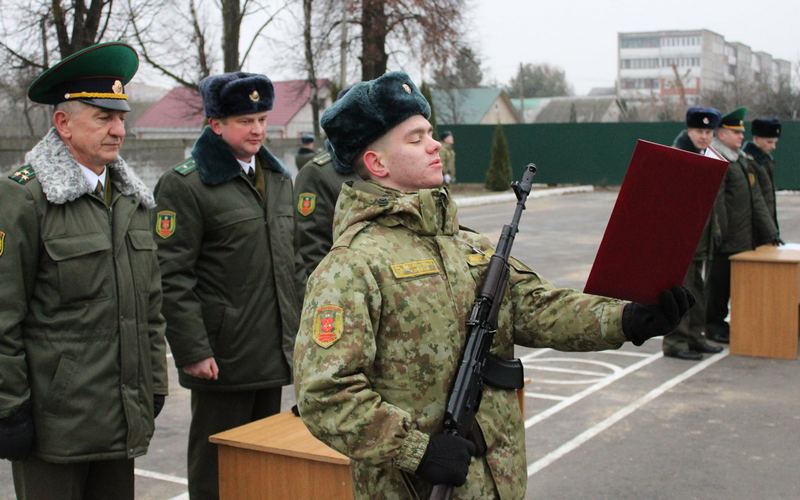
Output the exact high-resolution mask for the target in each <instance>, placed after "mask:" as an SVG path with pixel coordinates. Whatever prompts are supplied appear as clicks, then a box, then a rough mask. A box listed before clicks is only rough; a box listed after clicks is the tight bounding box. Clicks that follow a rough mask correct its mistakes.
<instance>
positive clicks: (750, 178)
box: [747, 173, 756, 187]
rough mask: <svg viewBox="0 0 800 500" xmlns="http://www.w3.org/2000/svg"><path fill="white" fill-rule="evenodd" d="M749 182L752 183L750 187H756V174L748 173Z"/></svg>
mask: <svg viewBox="0 0 800 500" xmlns="http://www.w3.org/2000/svg"><path fill="white" fill-rule="evenodd" d="M747 180H748V181H750V187H753V186H755V185H756V176H755V174H752V173H748V174H747Z"/></svg>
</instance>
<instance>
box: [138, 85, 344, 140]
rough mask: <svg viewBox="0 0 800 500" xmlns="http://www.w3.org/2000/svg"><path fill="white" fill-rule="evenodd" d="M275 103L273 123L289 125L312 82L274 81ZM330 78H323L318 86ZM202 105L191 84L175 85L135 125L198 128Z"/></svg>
mask: <svg viewBox="0 0 800 500" xmlns="http://www.w3.org/2000/svg"><path fill="white" fill-rule="evenodd" d="M272 84H273V86H274V87H275V103H274V105H273V107H272V111H270V113H269V124H270V126H278V127H283V126H286V125H287V124H288V123H289V122H290V121H292V118H294V116H295V115H296V114H297V113H298V111H300V109H301V108H302V107H303V106H305V105H306V104H307V103H308V101H309V99H310V97H311V86H310V85H308V82H307V81H306V80H285V81H281V82H272ZM329 85H330V81H329V80H327V79H320V80H318V81H317V86H318V87H319V88H323V87H327V86H329ZM203 121H204V116H203V105H202V100H201V99H200V94H199V93H198V92H197V91H196V90H194V89H190V88H186V87H176V88H174V89H172V90H170V91H169V92H168V93H167V94H166V95H165V96H164V97H163V98H161V100H159V101H158V102H156V103H155V104H153V105H152V106H151V107H150V108H149V109H148V110H147V111H146V112H145V113H144V114H142V116H141V117H140V118H139V119H138V120H136V122H135V123H134V125H133V128H134V129H140V130H141V129H199V128H200V127H201V126H202V125H203Z"/></svg>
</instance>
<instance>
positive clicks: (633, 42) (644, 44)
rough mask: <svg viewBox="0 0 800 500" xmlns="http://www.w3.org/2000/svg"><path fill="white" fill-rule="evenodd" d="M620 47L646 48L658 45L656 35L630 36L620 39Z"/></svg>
mask: <svg viewBox="0 0 800 500" xmlns="http://www.w3.org/2000/svg"><path fill="white" fill-rule="evenodd" d="M619 43H620V47H621V48H623V49H646V48H654V47H658V46H659V39H658V38H657V37H632V38H623V39H622V40H620V42H619Z"/></svg>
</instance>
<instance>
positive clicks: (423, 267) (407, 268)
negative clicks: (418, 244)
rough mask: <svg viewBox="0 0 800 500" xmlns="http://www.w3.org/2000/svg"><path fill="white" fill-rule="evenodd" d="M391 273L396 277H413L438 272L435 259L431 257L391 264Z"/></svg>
mask: <svg viewBox="0 0 800 500" xmlns="http://www.w3.org/2000/svg"><path fill="white" fill-rule="evenodd" d="M392 274H394V277H395V278H398V279H400V278H415V277H417V276H425V275H426V274H439V266H437V265H436V261H435V260H433V259H425V260H415V261H412V262H403V263H401V264H392Z"/></svg>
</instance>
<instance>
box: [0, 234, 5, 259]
mask: <svg viewBox="0 0 800 500" xmlns="http://www.w3.org/2000/svg"><path fill="white" fill-rule="evenodd" d="M5 249H6V233H4V232H3V231H0V257H2V256H3V251H4V250H5Z"/></svg>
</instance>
